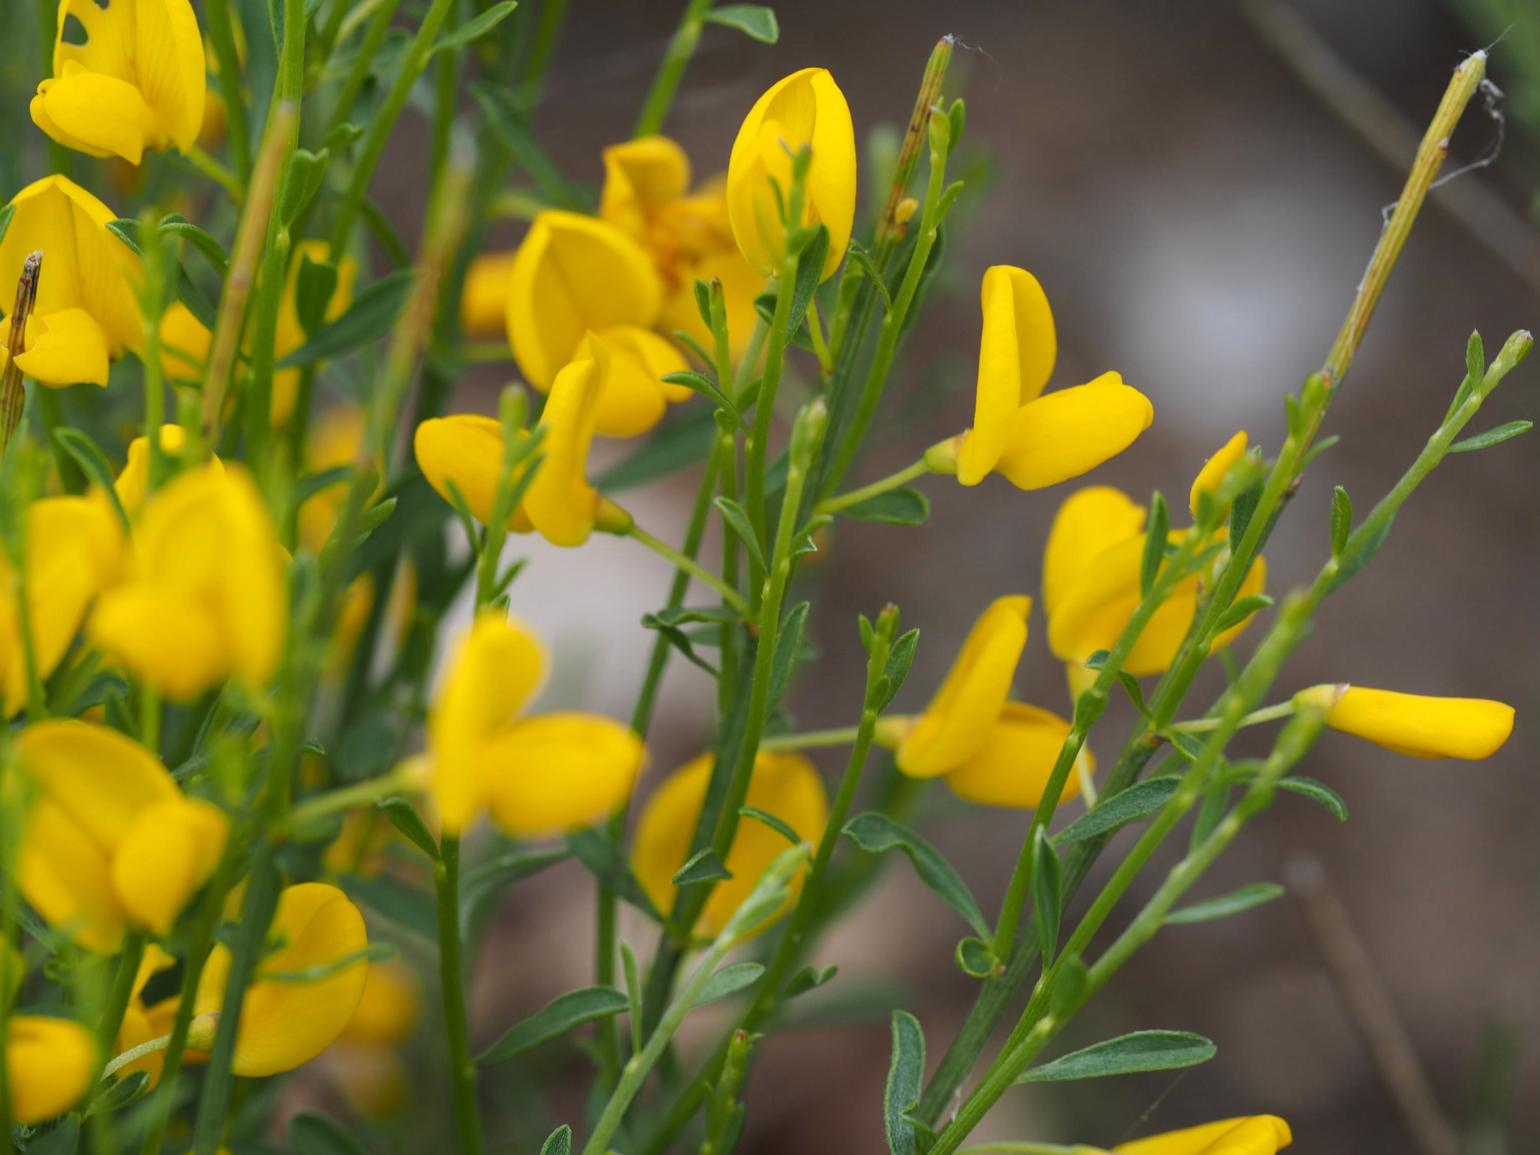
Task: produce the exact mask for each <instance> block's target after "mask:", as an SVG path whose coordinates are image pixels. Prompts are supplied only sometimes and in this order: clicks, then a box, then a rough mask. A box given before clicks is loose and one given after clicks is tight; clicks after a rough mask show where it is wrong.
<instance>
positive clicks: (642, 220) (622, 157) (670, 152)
mask: <svg viewBox="0 0 1540 1155" xmlns="http://www.w3.org/2000/svg"><path fill="white" fill-rule="evenodd" d="M689 187H690V158H689V157H688V156H686V155H685V151H684V149H682V148H680V147H679V145H678V144H677V143H675V142H674V141H672V140H670V139H669V138H668V137H666V136H643V137H639V138H637V139H636V140H628V141H626V142H625V143H623V144H612V145H610V147H608V148H606V149H605V150H604V187H603V188H602V189H601V190H600V192H599V216H600V217H601V218H602V219H604V220H605V221H608V222H609V223H610V224H612V225H615V226H617V227H619V228H622V229H625V230H626V232H627V233H629V234H630V235H631V236H633V237H635V238H637V239H638V240H644V239H645V238H646V234H647V225H648V221H649V220H650V219H651V217H652V216H653V214H655V213H656V212H658V210H659V209H661V208H663V206H664V205H666V204H668V203H669V202H670V201H672V200H675V199H676V198H678V197H682V196H683V195H684V194H685V191H686V190H687V189H688V188H689Z"/></svg>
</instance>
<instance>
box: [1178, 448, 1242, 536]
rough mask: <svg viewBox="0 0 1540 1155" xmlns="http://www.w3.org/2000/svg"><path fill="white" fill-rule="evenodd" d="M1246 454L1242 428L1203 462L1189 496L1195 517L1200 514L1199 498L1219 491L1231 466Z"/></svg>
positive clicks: (1190, 507) (1189, 506)
mask: <svg viewBox="0 0 1540 1155" xmlns="http://www.w3.org/2000/svg"><path fill="white" fill-rule="evenodd" d="M1244 456H1246V431H1245V430H1244V429H1242V430H1241V431H1240V432H1239V433H1237V434H1236V435H1235V436H1234V437H1232V438H1230V440H1228V441H1226V442H1225V443H1224V444H1223V445H1222V446H1220V447H1219V452H1218V453H1216V454H1214V456H1213V457H1210V458H1209V459H1208V460H1207V461H1206V462H1204V463H1203V468H1202V469H1200V470H1198V476H1197V477H1195V478H1193V481H1192V491H1191V492H1190V493H1189V494H1188V496H1187V508H1188V509H1189V510H1190V511H1191V512H1192V515H1193V516H1194V517H1197V516H1198V498H1199V497H1200V496H1201V495H1203V494H1205V493H1214V492H1217V491H1218V489H1219V486H1220V484H1221V483H1222V482H1223V481H1224V479H1225V474H1227V473H1229V472H1230V467H1231V466H1232V465H1234V464H1235V463H1236V462H1237V461H1239V460H1240V459H1241V458H1242V457H1244Z"/></svg>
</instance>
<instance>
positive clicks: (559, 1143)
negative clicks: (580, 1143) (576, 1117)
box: [540, 1123, 572, 1155]
mask: <svg viewBox="0 0 1540 1155" xmlns="http://www.w3.org/2000/svg"><path fill="white" fill-rule="evenodd" d="M540 1155H572V1128H571V1127H569V1126H567V1124H565V1123H563V1124H562V1125H561V1126H560V1127H558V1128H556V1130H554V1131H552V1132H551V1134H550V1136H549V1137H548V1138H547V1139H546V1141H545V1142H544V1143H542V1144H541V1145H540Z"/></svg>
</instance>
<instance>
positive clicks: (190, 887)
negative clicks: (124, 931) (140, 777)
mask: <svg viewBox="0 0 1540 1155" xmlns="http://www.w3.org/2000/svg"><path fill="white" fill-rule="evenodd" d="M228 831H229V822H228V820H227V819H226V818H225V815H224V812H223V811H221V810H220V809H219V808H218V807H217V806H214V805H213V804H211V803H208V802H205V801H203V800H202V799H198V798H180V797H179V798H176V799H173V800H171V801H169V802H163V803H161V804H159V805H157V806H151V807H148V808H146V809H145V810H143V811H141V812H140V814H139V817H138V819H137V820H136V821H135V823H134V825H133V827H132V828H131V829H130V830H129V831H128V835H127V837H126V838H124V840H123V842H122V844H121V845H119V847H118V850H117V854H116V855H115V857H114V858H113V860H112V884H113V887H114V888H115V889H116V891H117V895H118V902H119V904H120V905H121V906H122V908H123V909H124V910H125V911H126V912H127V913H128V916H129V918H130V919H131V920H132V921H133V922H134V923H136V924H137V925H139V926H142V927H145V928H147V929H149V930H151V931H153V932H154V933H155V934H157V935H164V934H166V933H167V932H168V931H170V929H171V927H172V924H173V923H175V922H176V919H177V916H178V915H179V914H181V913H182V909H183V908H184V907H185V906H186V905H187V902H188V900H189V899H191V898H192V896H193V895H194V894H195V893H196V892H197V891H198V888H199V887H201V886H202V885H203V884H204V883H205V882H207V881H208V879H209V876H210V875H211V874H213V872H214V867H215V865H216V864H217V863H218V861H219V856H220V855H221V854H223V853H224V846H225V837H226V835H227V834H228Z"/></svg>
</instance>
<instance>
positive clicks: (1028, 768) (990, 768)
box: [946, 702, 1096, 810]
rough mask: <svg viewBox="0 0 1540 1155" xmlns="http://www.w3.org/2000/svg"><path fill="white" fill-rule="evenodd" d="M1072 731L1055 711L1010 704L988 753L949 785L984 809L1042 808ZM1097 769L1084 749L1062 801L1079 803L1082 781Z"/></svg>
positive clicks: (949, 777)
mask: <svg viewBox="0 0 1540 1155" xmlns="http://www.w3.org/2000/svg"><path fill="white" fill-rule="evenodd" d="M1069 730H1070V724H1069V721H1068V719H1065V718H1061V717H1059V716H1058V715H1057V714H1055V713H1052V712H1051V711H1049V710H1043V709H1039V708H1038V707H1037V706H1028V705H1026V704H1025V703H1022V702H1007V703H1006V704H1005V706H1004V708H1003V709H1002V710H1001V712H1000V717H999V718H998V719H997V720H996V722H995V724H994V726H993V727H991V728H990V731H989V737H988V738H987V739H986V740H985V742H984V745H983V747H982V748H981V749H980V750H979V752H978V753H976V754H974V755H973V756H972V757H971V758H969V759H968V760H967V761H966V762H964V763H962V765H960V766H958V767H957V768H956V769H955V770H953V771H951V772H950V773H948V774H947V776H946V784H947V785H948V786H950V787H951V788H952V792H953V793H954V794H956V795H958V796H959V797H961V798H966V799H967V800H968V801H969V802H977V803H979V804H980V805H983V806H1008V807H1013V808H1015V809H1018V810H1021V809H1030V808H1033V807H1036V806H1037V804H1038V803H1039V802H1041V801H1042V799H1043V792H1044V790H1045V789H1046V788H1047V786H1048V779H1049V777H1050V776H1051V775H1052V773H1053V765H1054V763H1055V762H1056V761H1058V758H1059V748H1060V747H1061V746H1063V745H1064V739H1065V738H1066V737H1068V735H1069ZM1095 769H1096V760H1095V759H1094V758H1092V757H1091V752H1090V751H1089V750H1087V749H1085V748H1084V747H1082V748H1081V751H1080V758H1079V765H1077V766H1076V767H1075V768H1074V769H1073V770H1072V771H1071V773H1070V776H1069V777H1068V778H1067V779H1065V782H1064V789H1063V791H1062V792H1061V793H1060V795H1059V801H1060V802H1068V801H1070V800H1071V799H1074V798H1077V797H1079V795H1080V786H1081V778H1082V775H1084V776H1087V777H1089V775H1090V774H1091V772H1092V771H1093V770H1095Z"/></svg>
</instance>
